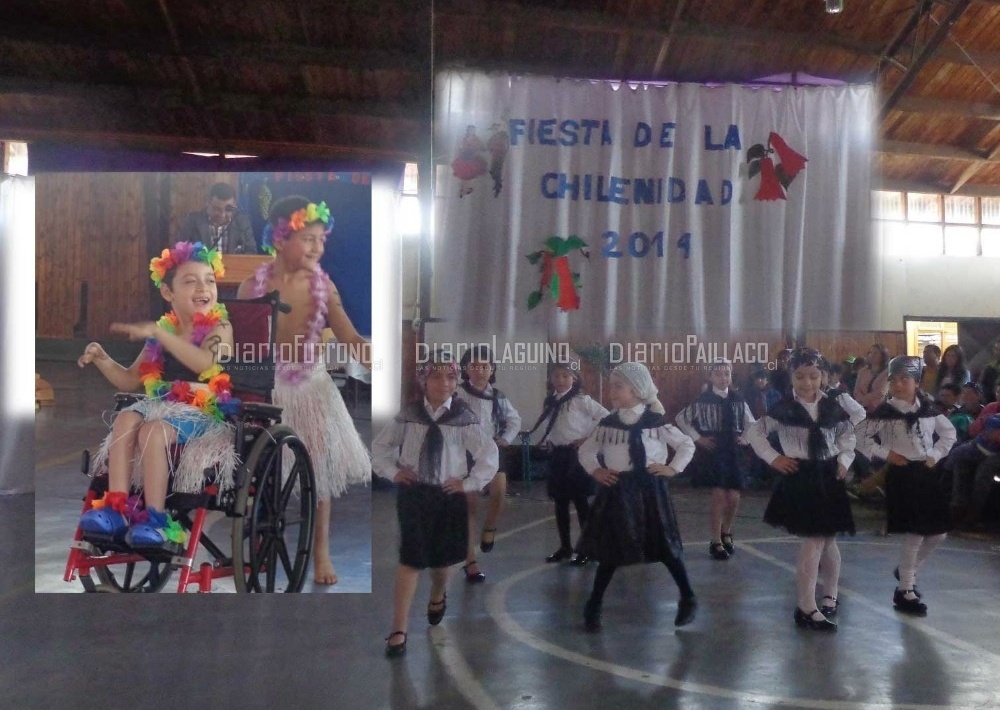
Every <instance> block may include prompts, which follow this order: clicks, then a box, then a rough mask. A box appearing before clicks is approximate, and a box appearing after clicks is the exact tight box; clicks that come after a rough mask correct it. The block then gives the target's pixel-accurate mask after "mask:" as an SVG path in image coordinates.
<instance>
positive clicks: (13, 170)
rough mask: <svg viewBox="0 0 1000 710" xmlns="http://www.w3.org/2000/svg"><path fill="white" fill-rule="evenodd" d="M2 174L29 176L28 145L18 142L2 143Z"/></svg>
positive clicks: (0, 153) (0, 152)
mask: <svg viewBox="0 0 1000 710" xmlns="http://www.w3.org/2000/svg"><path fill="white" fill-rule="evenodd" d="M0 173H7V174H8V175H27V174H28V144H27V143H20V142H18V141H0Z"/></svg>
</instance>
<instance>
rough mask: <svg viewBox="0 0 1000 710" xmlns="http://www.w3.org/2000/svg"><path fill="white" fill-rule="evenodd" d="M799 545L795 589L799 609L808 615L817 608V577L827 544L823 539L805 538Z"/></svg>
mask: <svg viewBox="0 0 1000 710" xmlns="http://www.w3.org/2000/svg"><path fill="white" fill-rule="evenodd" d="M801 539H802V542H801V544H800V545H799V559H798V562H797V563H796V565H795V587H796V591H797V594H798V600H799V609H801V610H802V611H804V612H806V613H807V614H808V613H809V612H810V611H812V610H813V609H815V608H816V577H817V576H818V574H819V559H820V556H821V555H822V554H823V545H824V543H825V542H826V540H825V538H822V537H804V538H801Z"/></svg>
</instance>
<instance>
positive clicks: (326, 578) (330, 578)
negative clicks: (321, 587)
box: [313, 555, 337, 584]
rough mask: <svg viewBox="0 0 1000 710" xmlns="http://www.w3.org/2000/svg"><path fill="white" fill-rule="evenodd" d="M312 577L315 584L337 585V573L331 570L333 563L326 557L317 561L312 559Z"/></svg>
mask: <svg viewBox="0 0 1000 710" xmlns="http://www.w3.org/2000/svg"><path fill="white" fill-rule="evenodd" d="M313 575H314V581H315V582H316V584H336V583H337V573H336V571H334V569H333V562H331V561H330V558H329V557H327V556H326V555H323V556H322V557H320V558H319V559H313Z"/></svg>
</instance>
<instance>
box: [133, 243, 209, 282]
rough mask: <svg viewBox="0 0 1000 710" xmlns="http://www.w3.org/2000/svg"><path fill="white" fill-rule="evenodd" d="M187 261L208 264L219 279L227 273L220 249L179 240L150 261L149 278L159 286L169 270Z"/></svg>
mask: <svg viewBox="0 0 1000 710" xmlns="http://www.w3.org/2000/svg"><path fill="white" fill-rule="evenodd" d="M186 261H202V262H204V263H206V264H208V265H209V266H211V267H212V271H214V272H215V278H217V279H220V278H222V277H223V276H225V275H226V267H224V266H223V265H222V254H220V253H219V250H218V249H209V248H208V247H206V246H205V245H204V244H202V243H201V242H177V244H175V245H174V248H173V249H164V250H163V252H162V253H161V254H160V256H154V257H153V259H152V260H151V261H150V262H149V278H151V279H152V280H153V283H154V284H155V285H156V287H157V288H159V287H160V285H161V284H162V283H163V279H164V277H166V275H167V272H168V271H170V270H171V269H172V268H174V267H175V266H179V265H181V264H183V263H184V262H186Z"/></svg>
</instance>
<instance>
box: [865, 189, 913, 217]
mask: <svg viewBox="0 0 1000 710" xmlns="http://www.w3.org/2000/svg"><path fill="white" fill-rule="evenodd" d="M904 204H905V203H904V202H903V193H902V192H886V191H884V190H875V191H874V192H872V215H873V216H874V217H875V219H906V209H905V208H904V206H903V205H904Z"/></svg>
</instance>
